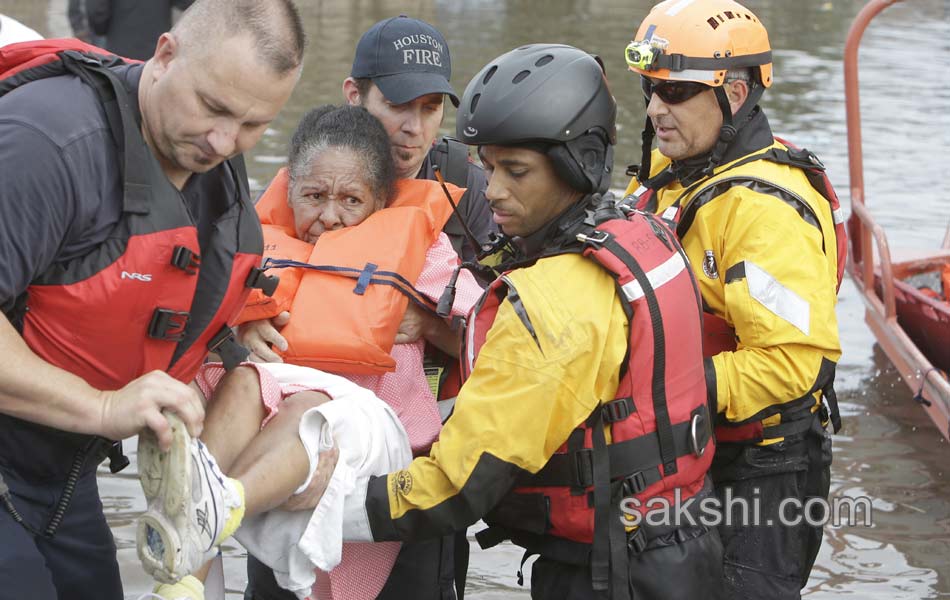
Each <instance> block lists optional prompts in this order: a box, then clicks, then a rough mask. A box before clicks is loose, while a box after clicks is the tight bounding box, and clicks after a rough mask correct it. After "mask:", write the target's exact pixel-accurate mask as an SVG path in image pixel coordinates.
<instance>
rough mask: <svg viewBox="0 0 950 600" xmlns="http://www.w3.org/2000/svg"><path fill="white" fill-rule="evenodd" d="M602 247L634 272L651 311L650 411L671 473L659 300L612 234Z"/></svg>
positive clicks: (672, 463) (673, 459)
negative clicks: (651, 365)
mask: <svg viewBox="0 0 950 600" xmlns="http://www.w3.org/2000/svg"><path fill="white" fill-rule="evenodd" d="M603 246H604V248H606V249H607V250H609V251H610V252H611V253H612V254H613V255H614V256H616V257H617V258H618V259H620V261H621V262H623V264H624V265H625V266H626V267H627V268H628V269H630V272H631V273H633V276H634V277H635V278H636V280H637V282H638V283H639V284H640V287H641V288H642V289H643V295H644V299H645V300H646V302H647V308H648V310H649V311H650V321H651V323H652V326H653V382H652V390H651V392H652V394H651V395H652V397H653V398H652V399H653V412H654V415H655V418H656V432H657V436H658V437H659V441H660V458H661V459H662V461H663V473H664V475H672V474H673V473H676V447H675V444H674V442H673V427H672V425H671V423H670V412H669V407H668V406H667V402H666V333H665V331H664V330H663V316H662V315H661V314H660V303H659V301H658V300H657V297H656V291H655V290H654V289H653V285H651V284H650V279H649V277H647V274H646V272H645V271H644V270H643V267H641V266H640V263H638V262H637V260H636V259H635V258H634V257H633V256H632V255H631V254H630V253H629V252H627V250H626V249H625V248H624V247H623V246H621V245H620V244H619V243H618V242H617V240H616V239H614V237H613V236H608V238H607V240H606V241H605V242H604V243H603Z"/></svg>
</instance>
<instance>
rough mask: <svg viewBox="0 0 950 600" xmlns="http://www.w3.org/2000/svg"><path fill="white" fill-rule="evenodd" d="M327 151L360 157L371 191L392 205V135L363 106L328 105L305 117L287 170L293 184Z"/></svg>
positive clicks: (393, 174)
mask: <svg viewBox="0 0 950 600" xmlns="http://www.w3.org/2000/svg"><path fill="white" fill-rule="evenodd" d="M328 148H345V149H347V150H351V151H352V152H354V153H355V154H356V155H357V156H359V157H360V159H361V160H362V161H363V169H364V172H365V173H366V174H367V177H368V178H369V187H370V189H372V190H373V193H374V194H375V195H376V196H377V197H379V198H382V199H383V200H384V203H385V204H389V201H390V199H392V197H393V194H394V193H395V189H396V165H395V163H394V162H393V156H392V152H391V150H390V142H389V135H388V134H387V133H386V129H385V128H384V127H383V124H382V123H380V122H379V119H377V118H376V117H374V116H373V115H371V114H370V113H369V112H368V111H367V110H366V109H365V108H363V107H361V106H350V105H348V104H344V105H343V106H334V105H332V104H327V105H324V106H320V107H318V108H314V109H313V110H311V111H310V112H308V113H307V114H305V115H304V116H303V118H302V119H300V123H298V124H297V129H296V131H294V134H293V136H292V137H291V138H290V151H289V152H288V156H287V167H288V171H289V173H290V179H291V181H293V180H295V179H296V178H297V177H299V176H300V175H301V174H302V173H303V172H305V170H306V169H308V168H309V166H310V164H311V162H312V161H313V160H315V159H316V158H317V156H318V155H319V154H320V152H322V151H324V150H326V149H328Z"/></svg>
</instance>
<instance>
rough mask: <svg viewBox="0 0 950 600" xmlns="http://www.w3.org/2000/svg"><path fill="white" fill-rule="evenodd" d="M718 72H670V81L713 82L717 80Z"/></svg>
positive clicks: (694, 70)
mask: <svg viewBox="0 0 950 600" xmlns="http://www.w3.org/2000/svg"><path fill="white" fill-rule="evenodd" d="M717 72H718V71H703V70H700V69H684V70H682V71H670V74H669V76H668V78H669V79H676V80H682V81H712V80H713V79H715V78H716V73H717Z"/></svg>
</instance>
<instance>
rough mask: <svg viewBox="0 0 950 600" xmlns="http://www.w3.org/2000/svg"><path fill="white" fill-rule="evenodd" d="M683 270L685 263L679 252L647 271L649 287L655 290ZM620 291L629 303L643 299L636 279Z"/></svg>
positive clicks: (641, 290) (641, 289)
mask: <svg viewBox="0 0 950 600" xmlns="http://www.w3.org/2000/svg"><path fill="white" fill-rule="evenodd" d="M685 268H686V262H685V261H684V260H683V257H682V256H680V254H679V252H677V253H676V254H674V255H673V256H671V257H669V258H668V259H667V260H666V261H665V262H663V263H662V264H660V265H659V266H657V267H654V268H653V269H651V270H650V271H647V279H648V280H649V281H650V285H652V286H653V289H657V288H659V287H660V286H662V285H663V284H665V283H667V282H668V281H670V280H671V279H673V278H674V277H676V276H677V275H679V274H680V273H682V272H683V270H684V269H685ZM620 289H622V290H623V295H624V296H626V297H627V300H628V301H630V302H633V301H634V300H638V299H640V298H642V297H643V288H642V287H641V286H640V282H638V281H637V280H636V279H634V280H633V281H628V282H627V283H625V284H624V285H623V286H621V288H620Z"/></svg>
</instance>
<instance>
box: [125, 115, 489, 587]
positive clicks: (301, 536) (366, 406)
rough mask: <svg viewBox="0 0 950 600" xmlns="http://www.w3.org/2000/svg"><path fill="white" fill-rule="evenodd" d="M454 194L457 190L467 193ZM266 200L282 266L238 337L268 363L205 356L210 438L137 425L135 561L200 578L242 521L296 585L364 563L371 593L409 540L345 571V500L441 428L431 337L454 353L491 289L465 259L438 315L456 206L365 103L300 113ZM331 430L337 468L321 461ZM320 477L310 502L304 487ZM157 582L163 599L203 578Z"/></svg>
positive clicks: (255, 547)
mask: <svg viewBox="0 0 950 600" xmlns="http://www.w3.org/2000/svg"><path fill="white" fill-rule="evenodd" d="M447 189H448V191H449V193H450V194H452V195H453V196H454V201H457V200H458V198H459V197H460V196H461V194H462V192H463V191H464V190H461V189H458V188H452V187H451V186H450V187H449V188H447ZM257 211H258V214H259V216H260V217H261V221H262V223H263V225H264V233H265V251H264V254H265V258H266V260H265V264H264V268H269V270H268V271H267V273H268V274H271V273H278V274H279V275H280V285H279V286H278V287H277V291H276V293H274V294H273V296H271V297H267V296H265V295H264V294H262V293H257V292H255V294H254V295H252V296H251V298H250V299H249V300H248V302H247V305H246V307H245V309H244V311H243V313H242V315H241V317H240V318H239V321H240V322H243V323H244V325H242V327H241V331H240V337H241V339H242V342H244V344H245V345H247V347H248V348H249V349H250V350H251V351H252V352H253V353H254V355H256V358H257V359H258V360H265V361H268V362H266V363H261V362H253V363H252V362H246V363H242V364H241V365H240V366H238V367H237V368H235V369H233V370H231V371H230V372H225V369H224V367H223V366H222V365H221V364H220V363H210V364H208V365H205V366H204V367H203V368H202V370H201V371H200V372H199V374H198V377H197V383H198V385H199V387H200V388H201V390H202V392H203V393H204V395H205V397H206V398H208V399H209V402H208V410H207V416H206V419H205V428H204V431H203V432H202V434H201V439H200V440H195V441H192V440H190V439H189V438H188V436H187V433H186V432H185V430H184V428H183V427H182V426H181V425H180V423H177V422H176V421H175V420H174V419H173V418H170V421H171V422H172V425H173V429H174V431H175V443H174V444H173V447H172V450H171V451H170V452H168V453H162V452H160V451H159V449H158V446H157V442H156V440H155V439H154V438H152V437H150V436H148V435H143V436H141V437H140V445H139V471H140V479H141V481H142V486H143V489H144V491H145V495H146V498H147V499H148V502H149V510H148V511H147V512H146V514H145V515H144V516H143V517H142V519H141V520H140V523H139V530H138V550H139V556H140V558H141V560H142V564H143V566H144V567H145V569H146V570H147V571H148V572H149V573H151V574H152V575H153V576H155V577H156V578H157V579H159V580H161V581H164V582H167V583H169V584H171V583H173V582H175V581H178V580H179V579H181V578H182V577H184V576H186V575H189V574H191V573H196V574H197V575H198V576H199V579H200V578H201V576H202V575H203V571H204V570H205V569H204V568H199V567H200V566H201V565H202V563H204V562H205V561H206V560H207V558H208V557H209V556H213V553H214V552H215V549H216V547H217V546H218V545H219V544H220V543H221V542H222V541H223V540H224V539H226V538H227V537H228V536H230V535H232V534H234V532H235V531H237V533H236V538H237V539H238V540H239V541H240V542H241V543H242V544H243V545H244V546H245V547H246V548H248V550H249V551H250V552H251V553H252V554H254V555H255V556H256V557H258V558H259V559H260V560H262V561H263V562H265V563H266V564H268V566H270V567H271V568H273V569H274V571H275V575H276V576H277V579H278V583H280V584H281V585H282V586H284V587H286V588H288V589H290V590H291V591H293V592H295V593H296V594H297V595H298V596H299V597H301V598H303V597H306V596H307V595H309V594H310V592H311V585H312V584H313V583H314V568H317V569H319V570H321V571H319V572H318V574H320V575H321V577H322V579H321V581H319V582H318V585H317V588H319V587H320V586H321V585H322V589H323V590H324V592H326V590H328V589H330V588H331V587H333V586H337V587H340V586H346V585H348V583H349V582H347V581H346V577H347V575H346V573H350V574H352V573H354V572H358V573H359V576H360V577H361V581H360V585H361V587H366V586H367V584H369V587H371V588H373V589H375V590H376V592H378V591H379V589H381V588H382V586H383V584H384V583H385V579H386V576H387V575H388V573H389V570H390V568H391V566H392V564H393V562H394V561H395V556H396V554H397V553H398V547H399V545H398V544H393V543H387V544H372V545H366V546H370V548H369V550H370V552H369V555H370V556H372V560H373V561H374V564H373V568H372V573H371V574H368V573H367V571H366V570H365V569H361V568H357V569H353V568H350V569H347V568H346V567H347V566H349V567H352V566H353V565H357V567H359V565H360V561H359V560H358V559H356V558H350V559H348V555H349V556H350V557H353V556H355V555H356V554H357V553H356V552H347V546H349V545H348V544H342V539H343V538H344V534H345V532H344V531H343V524H344V516H345V514H346V511H353V510H357V511H360V510H363V506H362V503H363V498H356V497H353V494H352V493H351V492H353V491H354V490H365V487H366V486H365V483H364V484H363V485H360V484H359V481H360V480H362V481H365V480H366V479H367V478H368V477H370V476H372V475H378V474H384V473H388V472H390V471H393V470H397V469H399V468H402V467H404V466H405V465H406V464H408V463H409V461H410V460H411V458H412V454H413V453H418V452H426V451H428V448H429V446H430V445H431V444H432V442H433V441H434V440H435V438H436V437H437V435H438V431H439V428H440V426H441V419H440V416H439V411H438V408H437V406H436V401H435V398H434V396H433V392H432V390H431V389H430V386H429V384H428V382H427V380H426V377H425V373H424V371H423V364H422V359H423V350H424V346H425V343H426V342H429V343H431V344H434V345H436V346H437V347H439V348H440V349H442V350H443V351H445V352H447V353H449V354H452V355H455V356H457V355H458V350H459V345H460V335H461V332H460V328H459V327H458V321H459V319H458V317H460V316H464V315H465V314H467V312H468V311H469V309H470V308H471V306H472V305H473V304H474V302H475V301H476V300H477V299H478V297H479V296H480V294H481V289H480V288H479V286H478V284H477V283H476V282H475V280H474V279H473V278H472V277H471V275H470V274H469V273H467V272H464V271H463V272H461V273H460V274H458V275H457V282H456V283H455V287H456V290H457V293H456V295H455V298H454V304H451V313H452V315H451V316H450V317H449V318H443V317H440V316H438V315H437V314H436V310H435V306H436V304H437V303H438V301H439V299H440V298H441V297H442V296H443V291H444V290H445V288H446V286H447V285H448V284H449V282H450V280H451V279H453V273H454V272H456V271H457V265H458V257H457V255H456V254H455V252H454V251H453V250H452V246H451V244H450V243H449V241H448V238H447V237H446V236H445V234H444V233H441V229H442V227H443V225H444V224H445V221H446V220H447V219H448V217H449V216H450V214H451V205H450V204H449V202H448V199H446V197H445V191H444V190H443V188H442V187H441V186H440V185H439V184H437V183H435V182H431V181H422V180H399V181H397V180H396V178H395V170H394V167H393V163H392V156H391V154H390V146H389V139H388V137H387V135H386V132H385V130H384V129H383V127H382V125H381V124H380V123H379V122H378V121H377V120H376V119H375V118H374V117H373V116H371V115H370V114H369V113H368V112H366V111H365V110H364V109H362V108H359V107H352V106H344V107H332V106H326V107H321V108H318V109H315V110H313V111H311V112H310V113H308V114H307V115H306V116H305V117H304V118H303V119H302V121H301V122H300V124H299V125H298V127H297V131H296V132H295V133H294V136H293V140H292V142H291V150H290V154H289V161H288V167H287V168H286V169H284V170H282V171H281V172H280V173H279V174H278V176H277V177H276V178H275V179H274V181H273V182H272V183H271V185H270V187H269V188H268V190H267V192H266V193H265V195H264V197H263V198H261V200H260V201H259V203H258V206H257ZM331 372H332V373H337V374H339V375H335V374H331ZM341 375H342V376H341ZM380 399H382V400H380ZM334 443H335V445H336V446H337V448H338V451H339V461H338V463H337V464H336V468H335V469H332V472H322V470H326V471H330V469H326V468H323V469H322V470H317V465H318V463H319V455H320V453H321V452H328V451H329V452H335V451H336V450H331V448H333V446H334ZM331 462H332V461H331ZM225 474H226V476H225ZM324 488H326V493H324V494H323V498H322V499H321V500H320V501H319V504H317V505H316V507H315V508H314V507H313V506H312V505H311V503H310V501H309V498H311V497H314V496H316V497H319V495H318V493H317V492H319V491H322V490H323V489H324ZM239 527H240V528H239ZM341 560H342V561H343V563H342V565H341V564H340V563H341ZM338 565H339V567H340V568H335V567H337V566H338ZM327 573H329V574H327ZM349 577H352V575H349ZM162 587H163V586H159V588H157V589H158V591H159V592H161V593H163V594H165V595H166V596H167V595H168V593H170V592H174V593H182V590H181V588H182V587H187V588H192V589H194V590H198V589H199V588H200V582H199V581H198V579H195V578H194V577H188V578H186V579H185V580H184V581H182V582H181V583H179V584H177V585H176V586H174V588H175V589H174V590H170V589H168V588H169V586H164V587H165V588H166V589H161V588H162ZM317 588H315V590H316V589H317ZM186 591H187V592H188V593H190V591H188V590H186ZM322 595H323V596H326V595H327V594H326V593H324V594H322ZM187 597H191V598H200V597H201V596H200V594H199V593H190V595H189V596H187Z"/></svg>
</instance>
